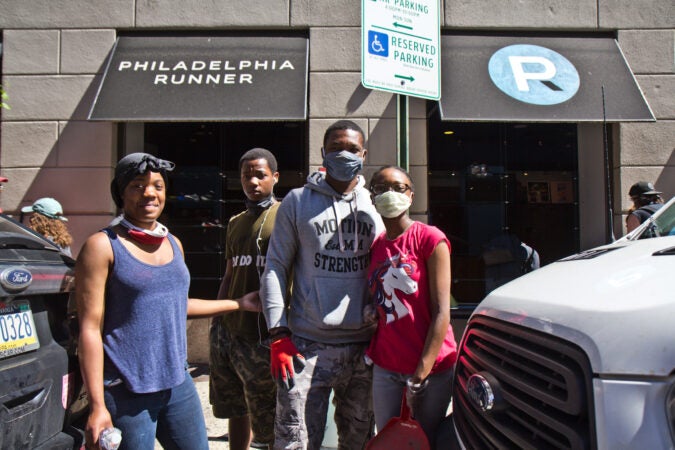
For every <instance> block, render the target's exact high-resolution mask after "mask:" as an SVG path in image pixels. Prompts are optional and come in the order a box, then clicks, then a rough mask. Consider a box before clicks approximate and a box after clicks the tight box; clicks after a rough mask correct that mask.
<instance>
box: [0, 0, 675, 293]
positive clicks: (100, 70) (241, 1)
mask: <svg viewBox="0 0 675 450" xmlns="http://www.w3.org/2000/svg"><path fill="white" fill-rule="evenodd" d="M380 1H384V0H380ZM390 1H391V2H392V3H394V0H390ZM413 3H414V2H413ZM0 10H1V11H2V14H0V31H1V32H2V41H1V42H2V53H1V57H2V72H1V75H2V86H3V88H4V90H5V91H6V92H7V94H8V95H9V98H8V100H7V101H8V103H9V104H10V106H11V109H4V110H2V111H0V114H1V116H0V119H1V121H0V133H1V135H0V136H1V141H0V174H1V175H2V176H5V177H7V178H9V182H8V183H7V184H6V185H5V188H4V190H3V192H2V195H1V196H0V206H1V207H2V209H3V210H4V211H5V212H6V213H10V214H14V215H17V216H18V215H19V211H20V209H21V207H23V206H25V205H28V204H31V203H32V202H33V201H34V200H35V199H37V198H39V197H44V196H51V197H55V198H57V199H58V200H59V201H60V202H61V203H62V204H63V207H64V210H65V212H66V214H67V216H68V217H69V218H70V221H69V227H70V228H71V231H72V232H73V234H74V238H75V245H74V248H73V252H74V254H77V252H78V250H79V246H80V245H81V244H82V242H84V240H85V238H86V236H88V235H89V234H91V233H92V232H94V231H96V230H98V229H100V228H101V227H103V226H105V225H106V224H107V223H108V222H109V221H110V220H111V218H112V217H113V215H114V214H115V210H114V205H113V202H112V200H111V199H110V195H109V184H110V180H111V177H112V173H113V167H114V163H115V162H116V161H117V160H118V159H119V157H120V156H121V155H122V154H124V153H125V152H128V151H137V150H139V149H141V148H143V147H144V146H145V148H146V150H147V149H148V135H149V134H151V132H152V129H151V128H148V125H147V124H144V123H143V121H138V120H134V121H128V122H125V121H123V120H121V121H105V120H103V121H100V120H98V121H93V120H89V114H90V111H91V107H92V104H93V102H94V100H95V99H96V96H97V93H98V90H99V87H100V85H101V79H102V77H103V75H104V72H105V69H106V61H107V58H108V57H109V55H110V54H111V50H112V49H113V46H114V45H115V42H116V40H117V39H118V38H119V37H120V36H141V37H142V36H144V35H159V36H162V35H177V36H191V35H201V36H203V35H207V36H208V35H209V34H213V35H223V34H224V35H226V36H229V37H232V38H236V36H238V35H241V36H251V35H254V36H255V35H272V36H274V35H275V33H277V34H278V33H281V34H291V35H297V36H303V37H305V38H306V39H307V42H308V52H307V54H308V73H307V94H306V96H307V97H306V98H307V105H306V108H307V114H306V118H305V119H304V120H300V121H299V122H294V124H293V126H298V127H300V128H301V129H302V131H301V132H300V134H299V135H298V137H297V139H298V142H299V144H298V145H297V147H298V148H297V149H296V151H297V152H298V153H299V154H301V158H300V159H299V162H298V164H300V167H294V168H293V173H292V174H285V175H284V173H283V172H282V179H283V178H284V176H285V179H286V180H289V181H287V187H288V188H290V187H293V186H299V185H301V184H302V180H303V179H304V176H306V174H307V173H309V172H310V171H312V170H315V169H317V168H318V167H319V166H320V165H321V162H322V160H321V153H320V149H321V139H322V135H323V132H324V130H325V128H326V126H327V125H329V124H330V123H332V122H333V121H335V120H337V119H342V118H348V119H351V120H354V121H356V122H357V123H359V124H360V125H361V126H362V127H363V129H364V130H366V133H367V138H368V148H369V155H368V160H367V167H366V171H365V173H366V175H369V174H370V173H372V171H373V170H374V169H375V168H377V167H378V166H381V165H383V164H395V163H396V162H397V125H398V124H399V120H398V118H397V112H398V108H397V96H396V94H393V93H390V92H385V91H379V90H370V89H366V88H364V87H363V86H362V85H361V35H362V30H361V2H359V1H356V0H231V1H226V2H216V1H204V0H180V1H178V0H106V1H102V0H25V1H20V2H19V1H12V0H0ZM440 28H441V35H442V36H446V35H489V36H514V35H515V36H524V37H537V36H553V37H557V36H573V37H579V38H580V39H583V38H584V37H592V36H602V37H607V38H608V39H615V40H616V41H617V42H618V45H619V47H620V49H621V51H622V52H623V56H625V59H626V61H627V63H628V65H629V67H630V70H631V71H632V75H633V76H634V78H635V81H636V82H637V85H638V86H639V89H640V90H641V92H642V94H643V95H644V98H645V99H646V102H647V104H648V105H649V108H651V112H652V113H653V119H654V120H647V121H613V122H611V123H607V124H606V126H605V124H603V123H602V121H598V120H595V121H579V122H578V123H573V124H572V125H571V126H572V128H573V132H574V139H575V140H576V143H575V144H574V145H578V152H576V153H575V154H574V158H575V159H576V161H577V169H576V172H575V173H574V174H573V175H571V176H570V178H569V180H573V183H574V186H573V190H574V192H575V194H574V201H573V202H572V203H573V206H572V210H573V211H574V216H575V219H574V221H573V223H571V225H569V228H570V229H571V231H570V233H572V234H573V237H572V238H571V240H570V242H572V244H570V247H569V248H566V249H563V250H561V251H569V252H572V251H578V250H582V249H585V248H589V247H592V246H595V245H599V244H602V243H604V242H606V241H607V239H608V237H609V235H610V234H611V233H610V232H609V231H608V230H609V229H610V228H611V229H612V230H613V233H614V235H615V236H620V235H621V234H623V232H624V229H625V227H624V218H625V213H626V210H627V209H628V208H629V206H630V204H629V199H628V195H627V193H628V189H629V187H630V186H631V184H632V183H634V182H636V181H638V180H649V181H653V182H654V183H655V184H656V186H657V187H658V188H659V189H660V190H662V191H663V192H664V195H663V196H664V198H665V199H669V198H670V197H672V196H673V195H675V152H674V151H673V150H674V148H675V147H674V142H675V51H674V49H675V5H674V4H673V2H672V1H671V0H572V1H561V0H519V1H516V0H491V1H484V0H481V1H479V0H462V1H459V0H440ZM167 51H168V52H170V51H171V50H170V49H167ZM441 58H442V55H441ZM441 61H442V64H443V65H444V68H443V71H442V74H441V77H444V76H445V75H444V74H447V73H448V72H447V71H450V70H453V67H452V63H453V61H448V60H446V59H443V58H442V59H441ZM279 88H280V89H283V87H281V86H280V87H279ZM434 105H435V102H434V101H430V100H424V99H420V98H413V97H410V98H409V108H408V112H409V120H408V131H409V138H408V142H409V144H408V147H409V149H410V151H409V169H410V172H411V174H412V176H413V179H414V180H415V184H416V197H415V203H414V205H413V209H412V213H413V215H414V217H415V218H417V219H419V220H424V221H430V222H432V223H435V222H436V221H438V222H439V223H441V222H443V220H453V219H452V217H451V218H450V219H448V218H446V219H443V218H442V217H443V215H444V210H443V206H442V202H441V203H438V201H437V200H434V199H435V198H436V199H437V198H438V195H437V194H438V191H439V190H442V189H445V188H444V187H443V186H446V184H444V182H441V183H440V184H438V182H437V181H438V179H439V178H438V177H439V175H438V173H439V170H440V169H439V168H438V167H436V166H435V164H436V163H435V162H434V161H436V160H437V159H438V158H437V156H438V155H435V152H439V150H438V145H437V144H434V142H435V139H436V138H435V137H434V136H432V135H431V134H432V130H436V128H434V126H432V125H430V123H431V122H432V119H431V118H430V117H432V116H433V114H434V113H433V111H434ZM433 120H437V119H433ZM162 122H163V123H161V124H159V125H158V127H159V128H156V129H155V128H153V129H155V130H159V131H156V132H157V133H159V134H161V133H163V132H166V130H167V128H166V127H169V129H170V127H171V121H170V120H167V121H162ZM210 122H213V120H211V121H210ZM216 122H217V121H216ZM224 122H231V121H230V120H227V121H224ZM235 122H236V120H235ZM458 122H460V125H461V120H460V121H458ZM514 122H518V123H517V124H516V126H515V129H520V128H523V127H524V126H527V124H522V123H521V122H522V121H517V120H516V121H514ZM533 122H536V121H533ZM549 122H550V121H549ZM441 125H442V123H441ZM252 126H253V128H255V126H256V124H255V123H253V124H252ZM439 126H440V125H439ZM163 127H164V128H163ZM206 127H207V128H208V126H206ZM519 127H520V128H519ZM235 129H236V128H235ZM509 130H511V128H509ZM605 131H606V134H605ZM433 132H435V131H433ZM542 133H544V132H543V131H542ZM250 135H251V136H255V132H254V131H253V132H250ZM246 145H249V144H246ZM253 146H255V142H250V147H253ZM152 148H154V147H152V146H151V147H149V149H150V150H152ZM605 149H606V150H607V152H606V153H605V152H603V150H605ZM500 151H501V150H500ZM224 158H225V159H227V158H228V155H225V156H224ZM230 158H231V156H230ZM220 159H222V157H221V158H220ZM235 159H236V158H235ZM477 162H478V163H480V161H477ZM477 166H478V167H480V164H478V165H477ZM487 167H488V168H487V170H488V171H489V170H491V168H490V165H489V164H488V165H487ZM607 168H608V169H609V170H608V172H609V173H607V170H606V169H607ZM282 169H283V168H282ZM216 171H217V170H216ZM544 172H546V171H545V170H544V171H542V173H544ZM500 173H501V172H500ZM233 182H234V184H235V185H236V184H237V182H238V180H237V179H236V174H235V179H234V181H233ZM438 186H440V187H438ZM532 186H534V187H537V186H538V185H537V184H536V183H535V184H533V185H532ZM233 189H234V188H233ZM463 192H464V191H463ZM608 192H609V194H608ZM185 193H187V191H186V192H185ZM534 193H536V192H534V191H532V192H528V193H527V195H533V194H534ZM181 195H182V194H181ZM462 195H464V194H462ZM537 195H538V194H537ZM441 196H442V195H441ZM608 197H611V202H610V201H608ZM441 200H442V199H441ZM434 201H436V205H437V206H435V207H434V206H433V205H432V203H433V202H434ZM223 203H224V202H223ZM506 203H508V201H506ZM439 205H440V206H439ZM474 206H475V205H473V204H472V205H471V206H462V207H460V208H455V209H452V211H453V213H452V214H463V213H462V211H465V212H466V211H473V212H471V214H474V215H476V214H477V215H476V217H475V220H476V221H479V222H485V221H490V220H491V219H490V216H486V217H482V216H481V213H480V208H479V207H478V209H476V208H475V207H474ZM479 206H480V205H479ZM434 208H436V210H435V211H434ZM502 210H503V208H502ZM458 211H459V212H458ZM476 211H479V212H477V213H476ZM467 214H469V213H468V212H467ZM610 218H611V225H608V222H609V221H610ZM226 219H227V217H220V220H221V222H220V223H222V221H223V220H226ZM471 220H474V219H471ZM471 220H469V224H468V225H466V227H465V229H467V230H471V229H472V227H473V225H471V223H473V222H471ZM202 224H203V223H202ZM537 226H538V225H537V224H534V225H532V226H531V227H530V228H534V229H535V231H533V232H532V233H534V234H533V235H532V236H534V237H532V238H531V239H535V240H536V236H537V235H536V227H537ZM546 226H547V225H546V224H542V225H541V227H544V228H546ZM446 232H447V233H448V234H449V235H451V234H452V233H450V232H448V231H447V230H446ZM202 234H203V233H202ZM181 237H182V239H183V241H184V242H185V241H186V240H187V241H188V244H187V247H188V249H189V247H190V245H189V242H190V239H191V237H189V236H188V237H183V236H181ZM450 237H451V241H452V240H453V236H450ZM195 239H197V238H195ZM463 239H468V238H467V237H466V236H465V237H464V238H463ZM461 240H462V237H461V236H460V239H459V240H458V244H457V245H461ZM200 245H201V244H200ZM453 245H455V242H454V241H453ZM542 245H543V244H542ZM469 253H471V251H470V249H469V250H467V254H469ZM557 255H558V254H557V253H556V254H555V256H557ZM200 264H205V263H203V262H201V263H200ZM454 264H455V263H454V262H453V265H454ZM467 264H468V263H467ZM212 275H213V274H211V277H212V278H213V276H212ZM193 276H194V274H193ZM216 281H217V280H216ZM213 285H214V283H211V284H209V286H213ZM208 292H209V291H208V290H206V293H205V295H207V294H208ZM480 292H483V291H480ZM213 295H215V291H214V292H213ZM479 296H480V294H479ZM460 300H461V299H460Z"/></svg>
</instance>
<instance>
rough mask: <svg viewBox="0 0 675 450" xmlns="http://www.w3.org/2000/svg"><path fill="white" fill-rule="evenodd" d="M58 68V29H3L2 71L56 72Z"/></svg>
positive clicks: (13, 72)
mask: <svg viewBox="0 0 675 450" xmlns="http://www.w3.org/2000/svg"><path fill="white" fill-rule="evenodd" d="M58 69H59V32H58V30H5V31H4V32H3V41H2V72H3V74H5V75H13V74H49V75H51V74H56V73H58Z"/></svg>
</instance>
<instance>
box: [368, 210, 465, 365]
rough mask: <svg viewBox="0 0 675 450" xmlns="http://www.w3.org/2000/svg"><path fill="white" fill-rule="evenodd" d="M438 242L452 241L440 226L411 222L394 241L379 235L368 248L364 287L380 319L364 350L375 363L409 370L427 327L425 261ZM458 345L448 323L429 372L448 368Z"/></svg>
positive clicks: (429, 321)
mask: <svg viewBox="0 0 675 450" xmlns="http://www.w3.org/2000/svg"><path fill="white" fill-rule="evenodd" d="M440 242H445V243H447V245H448V248H450V242H449V241H448V238H447V237H445V234H443V232H442V231H441V230H439V229H438V228H436V227H434V226H430V225H426V224H424V223H421V222H414V223H413V224H412V225H411V226H410V227H408V229H407V230H406V231H405V232H404V233H403V234H402V235H400V236H398V237H397V238H396V239H393V240H389V239H387V236H386V232H384V233H382V234H380V235H379V236H378V237H377V238H376V239H375V242H373V245H372V247H371V256H370V267H369V269H368V287H369V289H370V294H371V299H372V301H373V303H374V304H375V306H377V309H378V313H379V322H378V324H377V331H376V332H375V335H374V336H373V338H372V340H371V341H370V346H369V347H368V351H367V354H368V356H369V357H370V359H372V360H373V361H374V362H375V364H377V365H378V366H380V367H382V368H384V369H387V370H391V371H393V372H398V373H403V374H412V373H413V372H414V371H415V368H417V363H418V362H419V360H420V358H421V356H422V351H423V350H424V342H425V340H426V337H427V333H428V332H429V328H430V326H431V312H430V308H429V279H428V272H427V260H428V259H429V257H430V256H431V254H432V253H433V251H434V249H435V248H436V246H437V245H438V244H439V243H440ZM456 359H457V344H456V343H455V338H454V335H453V333H452V327H451V326H449V327H448V332H447V333H446V335H445V340H444V341H443V346H442V347H441V350H440V352H439V354H438V357H437V358H436V363H435V364H434V367H433V369H432V370H431V373H436V372H440V371H443V370H447V369H450V368H452V366H453V364H454V363H455V360H456Z"/></svg>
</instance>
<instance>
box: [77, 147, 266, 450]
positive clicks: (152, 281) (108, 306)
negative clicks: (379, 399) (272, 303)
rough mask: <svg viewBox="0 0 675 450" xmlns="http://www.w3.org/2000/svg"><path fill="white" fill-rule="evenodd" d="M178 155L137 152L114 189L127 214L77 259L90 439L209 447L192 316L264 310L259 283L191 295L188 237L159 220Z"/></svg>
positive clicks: (136, 445)
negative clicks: (221, 293)
mask: <svg viewBox="0 0 675 450" xmlns="http://www.w3.org/2000/svg"><path fill="white" fill-rule="evenodd" d="M173 168H174V164H173V163H172V162H169V161H164V160H161V159H158V158H156V157H154V156H152V155H149V154H146V153H132V154H130V155H127V156H125V157H124V158H122V159H121V160H120V161H119V162H118V164H117V167H116V168H115V177H114V179H113V181H112V183H111V186H110V190H111V193H112V197H113V200H114V201H115V204H116V205H117V206H118V207H119V208H121V209H122V210H123V215H122V216H120V218H119V219H116V220H114V221H113V222H112V223H111V224H110V225H109V226H108V227H107V228H105V229H104V230H102V232H99V233H95V234H93V235H92V236H90V237H89V238H88V239H87V241H86V242H85V244H84V246H83V247H82V250H81V251H80V254H79V256H78V258H77V265H76V267H75V282H76V290H75V293H76V299H77V309H78V315H79V321H80V340H79V359H80V365H81V370H82V376H83V378H84V382H85V386H86V389H87V392H88V396H89V407H90V414H89V418H88V421H87V426H86V439H87V446H88V447H92V448H97V447H95V445H96V443H97V442H98V437H99V434H100V432H101V431H102V430H104V429H106V428H109V427H112V426H115V427H117V428H119V429H120V430H121V431H122V444H121V446H120V450H123V449H132V450H145V449H147V450H152V449H153V448H154V445H155V438H156V439H157V440H158V441H159V442H160V444H162V446H163V447H164V448H169V449H186V450H187V449H189V450H201V449H204V450H208V440H207V436H206V425H205V423H204V416H203V414H202V410H201V405H200V402H199V397H198V395H197V391H196V389H195V386H194V383H193V381H192V378H191V377H190V376H188V375H187V372H186V368H187V342H186V319H187V318H188V316H189V317H193V318H194V317H210V316H215V315H219V314H223V313H225V312H228V311H234V310H238V309H241V310H248V311H260V303H259V299H258V295H257V292H253V293H249V294H247V295H245V296H243V297H242V298H240V299H237V300H200V299H188V289H189V284H190V274H189V272H188V269H187V267H186V265H185V261H184V259H183V248H182V245H181V243H180V241H179V240H178V239H177V238H176V237H175V236H173V235H172V234H170V233H169V231H168V229H167V228H166V227H165V226H163V225H162V224H160V223H159V222H158V221H157V219H158V218H159V216H160V215H161V213H162V210H163V208H164V204H165V201H166V182H167V175H166V172H167V171H171V170H173Z"/></svg>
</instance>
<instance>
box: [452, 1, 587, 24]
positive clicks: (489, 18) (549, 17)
mask: <svg viewBox="0 0 675 450" xmlns="http://www.w3.org/2000/svg"><path fill="white" fill-rule="evenodd" d="M444 11H445V13H444V14H445V16H444V20H445V25H446V26H449V27H458V28H483V29H484V28H522V29H541V28H552V29H556V28H567V29H595V28H597V8H596V2H595V0H576V1H569V0H492V1H485V0H445V10H444Z"/></svg>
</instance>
